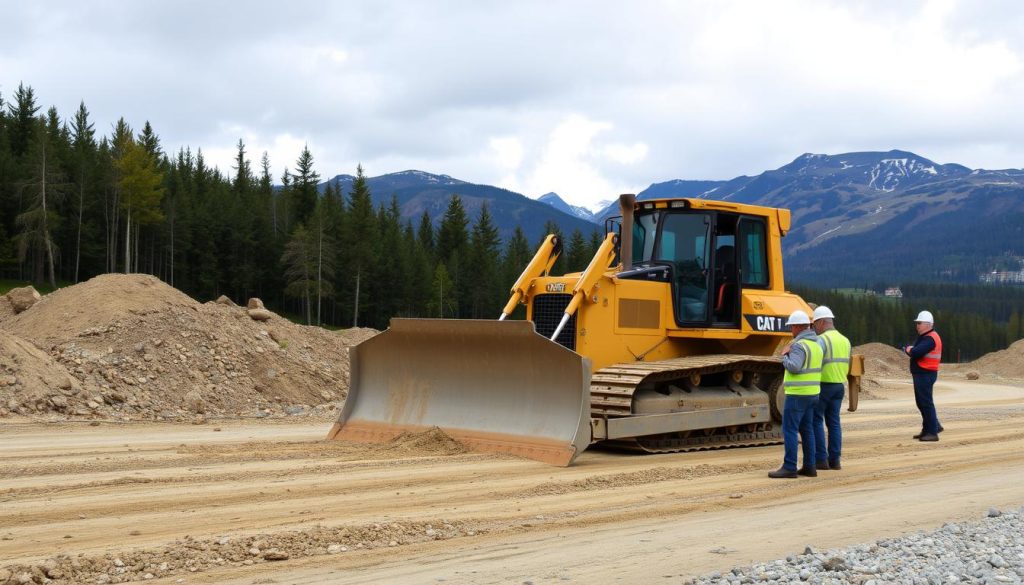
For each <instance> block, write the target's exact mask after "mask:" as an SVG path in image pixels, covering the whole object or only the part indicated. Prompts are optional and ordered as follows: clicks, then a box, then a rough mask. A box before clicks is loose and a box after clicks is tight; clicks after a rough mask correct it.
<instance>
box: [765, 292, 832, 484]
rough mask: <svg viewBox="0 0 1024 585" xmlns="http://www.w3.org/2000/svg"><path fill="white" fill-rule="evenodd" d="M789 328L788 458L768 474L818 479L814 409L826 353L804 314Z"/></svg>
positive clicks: (785, 358) (785, 431)
mask: <svg viewBox="0 0 1024 585" xmlns="http://www.w3.org/2000/svg"><path fill="white" fill-rule="evenodd" d="M786 326H787V327H789V331H790V333H792V334H793V341H791V342H790V343H789V345H787V346H786V348H785V349H783V350H782V365H783V366H784V367H785V370H786V371H785V374H784V376H783V379H782V387H783V389H784V390H785V393H786V402H785V404H784V405H783V408H782V441H783V444H784V445H785V456H784V458H783V461H782V467H780V468H778V469H776V470H775V471H771V472H769V473H768V477H771V478H773V479H777V478H793V477H797V476H798V475H805V476H808V477H816V476H817V475H818V471H817V470H816V469H815V465H814V462H815V460H814V457H815V455H814V449H815V444H814V408H815V405H816V404H817V403H818V394H819V392H820V391H821V387H820V386H821V362H822V359H823V358H824V356H825V350H824V349H822V346H821V344H820V342H819V341H818V336H817V335H815V334H814V329H812V328H811V318H810V317H808V316H807V313H805V312H804V311H800V310H797V311H793V313H792V314H791V315H790V316H789V319H788V320H786ZM798 433H799V438H798V436H797V435H798ZM801 442H802V443H803V451H804V466H803V467H801V468H800V469H799V470H798V469H797V468H796V459H797V444H798V443H801Z"/></svg>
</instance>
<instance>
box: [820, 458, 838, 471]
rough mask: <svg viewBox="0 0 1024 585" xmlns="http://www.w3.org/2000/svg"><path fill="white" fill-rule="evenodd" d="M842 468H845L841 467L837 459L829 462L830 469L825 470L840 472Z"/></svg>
mask: <svg viewBox="0 0 1024 585" xmlns="http://www.w3.org/2000/svg"><path fill="white" fill-rule="evenodd" d="M842 468H843V466H842V465H839V460H838V459H836V460H835V461H829V462H828V467H826V468H825V469H831V470H833V471H839V470H840V469H842ZM818 469H821V467H819V468H818Z"/></svg>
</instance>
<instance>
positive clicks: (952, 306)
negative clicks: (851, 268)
mask: <svg viewBox="0 0 1024 585" xmlns="http://www.w3.org/2000/svg"><path fill="white" fill-rule="evenodd" d="M901 289H902V292H903V298H902V299H894V298H886V297H881V296H878V295H868V294H864V291H856V290H843V291H837V290H822V289H814V288H807V287H800V286H795V287H793V292H795V293H797V294H799V295H800V296H802V297H803V298H804V299H806V300H807V301H808V302H811V303H815V304H818V305H827V306H828V307H829V308H831V309H832V312H833V313H835V315H836V328H837V329H839V330H840V331H842V332H843V333H844V334H845V335H846V336H847V337H849V338H850V341H852V342H853V344H854V345H860V344H862V343H868V342H871V341H877V342H881V343H885V344H888V345H892V346H896V347H900V346H903V345H906V344H908V343H911V342H913V341H914V339H915V338H916V337H917V333H916V332H915V331H914V324H913V320H914V318H915V317H916V316H917V314H918V312H919V311H922V310H928V311H931V312H932V313H933V314H934V315H935V329H936V331H938V332H939V333H940V335H942V339H943V356H942V359H943V361H948V362H953V361H957V359H958V358H959V359H960V361H968V360H972V359H975V358H978V357H980V356H982V355H984V354H986V353H988V352H990V351H995V350H998V349H1003V348H1005V347H1007V346H1009V345H1010V344H1011V343H1013V342H1014V341H1016V340H1018V339H1021V338H1022V337H1024V323H1022V317H1024V288H1019V287H1017V288H1015V287H1006V286H985V285H961V284H921V283H917V284H914V283H911V284H904V285H903V286H902V287H901Z"/></svg>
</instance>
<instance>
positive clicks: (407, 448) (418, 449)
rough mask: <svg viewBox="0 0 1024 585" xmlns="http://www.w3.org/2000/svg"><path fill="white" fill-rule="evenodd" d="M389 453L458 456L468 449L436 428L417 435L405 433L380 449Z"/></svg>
mask: <svg viewBox="0 0 1024 585" xmlns="http://www.w3.org/2000/svg"><path fill="white" fill-rule="evenodd" d="M382 450H384V451H387V452H389V453H401V454H408V455H458V454H460V453H468V452H469V449H468V448H467V447H466V446H465V445H463V444H462V443H460V442H458V441H457V440H455V439H453V438H452V437H450V436H449V435H447V434H446V433H445V432H444V431H442V430H441V429H439V428H437V427H432V428H430V429H428V430H426V431H422V432H419V433H410V432H405V433H402V434H400V435H398V436H397V437H395V438H394V439H392V440H391V441H390V442H388V443H387V444H385V445H384V446H383V447H382Z"/></svg>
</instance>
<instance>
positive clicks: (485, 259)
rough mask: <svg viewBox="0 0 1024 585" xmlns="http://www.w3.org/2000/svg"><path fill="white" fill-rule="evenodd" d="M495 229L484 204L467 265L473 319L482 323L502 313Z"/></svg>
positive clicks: (497, 242)
mask: <svg viewBox="0 0 1024 585" xmlns="http://www.w3.org/2000/svg"><path fill="white" fill-rule="evenodd" d="M500 244H501V240H500V238H499V237H498V228H496V227H494V222H493V220H492V219H491V213H490V211H489V210H488V208H487V203H484V204H483V205H482V206H481V207H480V216H479V217H478V218H477V222H476V225H474V226H473V236H472V243H471V252H470V256H469V257H470V261H471V263H472V266H473V281H472V284H471V285H470V287H471V289H470V290H471V297H472V307H471V309H472V317H473V318H474V319H483V318H486V317H488V316H494V315H497V314H499V313H500V312H501V306H500V303H501V301H500V300H499V297H500V295H501V293H500V288H499V287H500V284H499V279H500V264H501V262H500V260H501V259H500V257H499V251H498V246H499V245H500Z"/></svg>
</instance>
